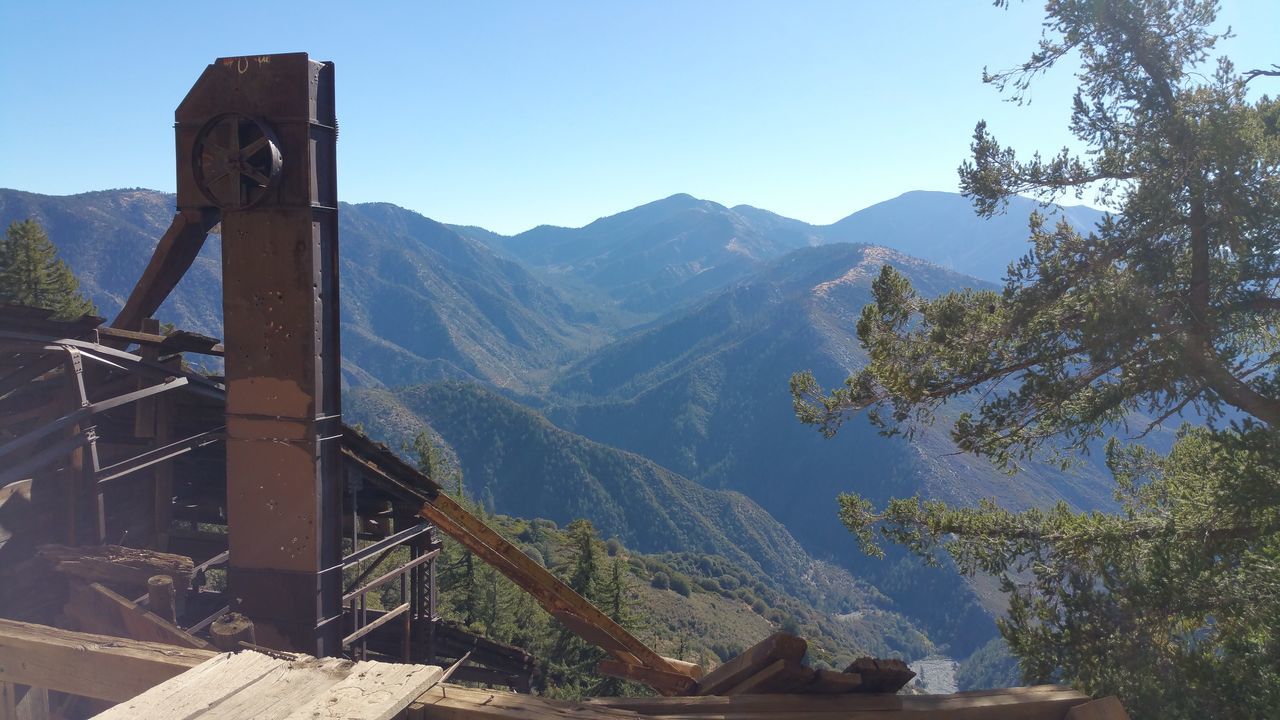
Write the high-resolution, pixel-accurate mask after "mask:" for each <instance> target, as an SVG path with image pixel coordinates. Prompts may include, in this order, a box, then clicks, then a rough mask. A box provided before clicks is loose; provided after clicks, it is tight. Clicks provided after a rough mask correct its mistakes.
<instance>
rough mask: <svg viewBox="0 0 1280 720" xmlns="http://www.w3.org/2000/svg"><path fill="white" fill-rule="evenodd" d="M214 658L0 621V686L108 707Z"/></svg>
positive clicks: (200, 652) (174, 648)
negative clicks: (93, 701)
mask: <svg viewBox="0 0 1280 720" xmlns="http://www.w3.org/2000/svg"><path fill="white" fill-rule="evenodd" d="M213 655H214V653H211V652H209V651H207V650H198V649H195V648H182V647H177V646H174V645H163V644H159V643H150V642H141V641H137V640H129V639H127V638H119V637H109V636H105V635H93V634H90V633H80V632H72V631H69V630H62V629H59V628H54V627H48V626H45V625H33V624H30V623H21V622H15V621H12V620H3V619H0V681H3V682H11V683H17V684H20V685H33V686H36V687H42V688H46V689H48V690H55V691H57V692H65V693H70V694H73V695H84V696H86V697H91V698H99V699H102V700H110V701H113V702H120V701H122V700H128V699H129V698H132V697H133V696H135V695H138V694H140V693H142V692H144V691H146V690H148V689H150V688H152V687H154V686H156V685H159V684H160V683H162V682H164V681H165V680H168V679H169V678H172V677H174V676H176V675H179V674H181V673H182V672H184V671H186V670H189V669H191V668H193V667H195V666H197V665H199V664H200V663H202V662H204V661H205V660H208V659H209V658H210V657H213Z"/></svg>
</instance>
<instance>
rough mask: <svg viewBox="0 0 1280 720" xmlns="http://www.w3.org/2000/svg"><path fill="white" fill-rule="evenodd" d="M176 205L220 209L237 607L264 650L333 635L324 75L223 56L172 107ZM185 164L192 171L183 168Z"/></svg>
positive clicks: (333, 218) (328, 157)
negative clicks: (175, 141) (174, 112)
mask: <svg viewBox="0 0 1280 720" xmlns="http://www.w3.org/2000/svg"><path fill="white" fill-rule="evenodd" d="M177 120H178V124H177V134H178V160H179V173H178V208H179V210H184V209H188V208H195V207H207V206H209V205H210V204H212V205H214V206H216V207H218V208H219V209H220V210H221V212H222V282H223V313H224V320H223V322H224V331H223V332H224V336H225V338H226V341H225V342H226V386H227V525H228V532H229V546H230V561H229V568H228V589H229V591H230V599H231V603H232V609H233V610H236V611H238V612H240V613H243V614H244V615H247V616H248V617H249V618H250V619H251V620H253V622H254V625H255V628H256V636H257V642H258V643H259V644H262V645H266V646H269V647H275V648H279V649H285V650H294V651H302V652H307V653H311V654H314V655H320V656H323V655H335V654H337V653H338V652H339V651H340V649H341V648H340V642H341V640H340V638H341V612H342V609H341V605H340V600H341V593H342V588H341V580H342V578H341V574H342V573H341V569H340V564H341V545H340V533H341V528H342V524H341V518H340V516H339V513H340V510H341V504H342V498H341V495H340V492H341V488H340V483H341V474H340V473H341V466H340V456H339V454H338V453H339V442H340V439H339V437H340V435H341V424H340V423H341V420H340V413H341V404H340V397H339V392H340V388H339V343H338V262H337V261H338V202H337V187H336V185H337V183H336V176H337V173H336V169H335V164H334V155H335V144H336V121H335V116H334V95H333V65H332V63H321V62H315V61H312V60H310V59H309V58H308V57H307V56H306V55H305V54H302V53H297V54H289V55H267V56H260V57H241V58H222V59H219V60H217V61H216V62H215V63H214V64H213V65H210V66H209V67H208V69H206V70H205V72H204V74H203V75H202V76H201V77H200V80H199V81H197V83H196V85H195V86H194V87H193V88H192V90H191V92H190V93H189V94H188V95H187V98H186V99H185V100H184V101H183V103H182V104H181V105H180V106H179V108H178V111H177ZM184 164H185V166H186V167H185V168H184V167H183V166H184Z"/></svg>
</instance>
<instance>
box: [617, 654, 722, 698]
mask: <svg viewBox="0 0 1280 720" xmlns="http://www.w3.org/2000/svg"><path fill="white" fill-rule="evenodd" d="M596 671H597V672H599V673H600V674H602V675H608V676H610V677H616V678H621V679H623V680H631V681H633V682H638V683H644V684H645V685H648V686H649V687H651V688H655V689H657V688H666V689H668V690H670V692H671V694H673V695H687V694H689V693H691V692H693V690H694V688H696V687H698V682H697V681H696V680H694V679H693V678H691V677H689V676H688V675H683V674H681V673H676V672H669V671H665V670H654V669H653V668H647V667H642V666H640V665H628V664H627V663H624V662H619V661H617V660H613V659H604V660H601V661H600V663H599V664H597V665H596Z"/></svg>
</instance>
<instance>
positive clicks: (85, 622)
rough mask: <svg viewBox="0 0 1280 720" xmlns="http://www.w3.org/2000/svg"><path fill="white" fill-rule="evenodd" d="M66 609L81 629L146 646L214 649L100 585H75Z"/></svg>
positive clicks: (74, 583)
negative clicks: (113, 635)
mask: <svg viewBox="0 0 1280 720" xmlns="http://www.w3.org/2000/svg"><path fill="white" fill-rule="evenodd" d="M70 590H71V597H70V599H69V600H68V601H67V606H66V608H64V609H65V611H66V613H67V615H69V616H71V617H73V618H75V619H76V621H77V622H78V623H79V624H80V625H81V629H83V630H85V631H88V632H98V633H103V634H108V635H110V634H116V633H121V634H122V636H123V637H127V638H131V639H133V640H145V641H147V642H155V643H168V644H170V645H178V646H181V647H189V648H201V649H205V650H211V649H212V646H210V645H209V643H207V642H205V641H204V640H201V639H200V638H198V637H196V636H194V635H192V634H190V633H188V632H186V631H185V630H183V629H182V628H180V627H178V626H177V625H174V624H173V623H171V622H168V621H167V620H165V619H164V618H162V617H160V616H159V615H156V614H155V613H153V612H151V611H149V610H147V609H146V608H144V607H140V606H138V605H136V604H135V603H134V602H133V601H132V600H129V599H128V598H125V597H122V596H120V595H119V594H117V593H115V592H113V591H112V590H111V589H110V588H107V587H105V586H103V585H102V584H100V583H88V584H86V583H82V582H76V581H73V582H72V583H71V586H70Z"/></svg>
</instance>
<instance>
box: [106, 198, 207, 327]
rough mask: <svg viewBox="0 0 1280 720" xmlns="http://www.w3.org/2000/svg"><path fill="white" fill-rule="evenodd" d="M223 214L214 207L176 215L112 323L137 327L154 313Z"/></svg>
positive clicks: (184, 211)
mask: <svg viewBox="0 0 1280 720" xmlns="http://www.w3.org/2000/svg"><path fill="white" fill-rule="evenodd" d="M220 218H221V214H220V213H219V212H218V211H217V210H216V209H214V208H203V209H200V210H182V211H180V212H178V214H177V215H174V217H173V222H172V223H171V224H170V225H169V229H168V230H166V231H165V233H164V236H163V237H161V238H160V242H159V243H157V244H156V249H155V252H154V253H152V255H151V261H150V262H148V263H147V267H146V269H145V270H143V271H142V277H141V278H139V279H138V284H137V285H134V287H133V292H131V293H129V299H128V300H126V301H125V304H124V309H122V310H121V311H120V314H119V315H117V316H116V319H115V320H114V321H112V323H111V326H112V327H115V328H120V329H123V330H138V329H140V328H141V327H142V320H143V318H148V317H151V316H152V315H154V314H155V312H156V310H158V309H159V308H160V305H161V304H162V303H164V301H165V298H167V297H169V293H171V292H173V289H174V288H175V287H177V285H178V281H179V280H181V279H182V276H183V275H185V274H186V272H187V270H188V269H189V268H190V267H191V263H193V262H195V259H196V256H197V255H199V254H200V248H202V247H204V241H205V238H207V237H208V236H209V231H210V230H211V229H213V226H214V225H217V224H218V221H219V219H220Z"/></svg>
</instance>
